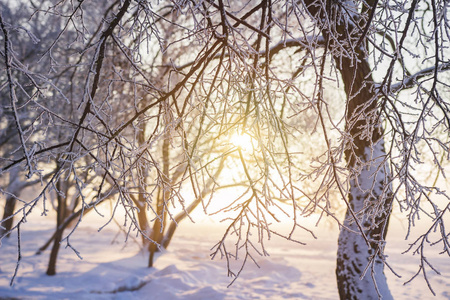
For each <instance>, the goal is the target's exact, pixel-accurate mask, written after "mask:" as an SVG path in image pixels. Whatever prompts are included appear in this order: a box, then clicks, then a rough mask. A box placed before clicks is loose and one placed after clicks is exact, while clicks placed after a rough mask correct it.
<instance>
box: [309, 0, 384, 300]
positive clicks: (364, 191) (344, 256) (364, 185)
mask: <svg viewBox="0 0 450 300" xmlns="http://www.w3.org/2000/svg"><path fill="white" fill-rule="evenodd" d="M305 4H306V8H307V9H308V11H309V13H310V14H311V16H312V17H313V18H314V19H315V21H316V22H317V24H320V26H321V28H322V35H323V36H324V38H325V40H326V43H325V45H326V47H327V49H326V51H328V53H331V55H332V58H333V60H334V62H335V64H336V66H337V68H338V70H339V72H340V74H341V77H342V81H343V83H344V89H345V93H346V96H347V101H346V103H347V108H346V115H345V116H346V132H347V133H349V136H350V139H349V141H348V142H347V145H346V150H345V158H346V161H347V167H348V171H349V176H350V177H349V183H350V187H349V191H348V205H349V206H348V207H347V212H346V215H345V220H344V222H343V226H342V227H341V231H340V234H339V239H338V251H337V265H336V277H337V285H338V290H339V296H340V298H341V299H345V300H347V299H364V300H368V299H379V298H383V299H392V296H391V293H390V291H389V288H388V285H387V281H386V276H385V274H384V263H383V258H382V253H383V247H384V241H385V237H386V233H387V227H388V222H389V216H390V214H391V212H392V193H391V191H392V187H391V180H390V178H391V174H390V171H389V167H388V166H387V163H386V162H385V160H384V158H385V157H386V151H385V149H384V141H383V135H382V133H383V128H382V124H381V120H380V118H379V115H378V112H377V104H378V96H377V95H376V93H375V90H374V88H373V79H372V75H371V68H370V65H369V63H368V61H367V55H366V53H365V49H364V47H365V45H366V43H365V42H366V41H365V39H364V38H361V36H360V34H361V30H358V29H356V28H355V27H356V26H355V23H354V22H360V23H359V24H358V26H359V27H361V28H364V27H365V24H364V20H365V18H361V16H358V15H357V14H356V13H354V14H353V15H352V16H350V13H349V12H356V11H357V9H358V8H357V6H356V4H355V3H354V2H353V1H338V2H337V1H331V0H309V1H308V0H306V1H305ZM344 7H345V9H344ZM362 13H367V7H363V11H362ZM360 39H362V41H361V42H360ZM323 63H325V61H323ZM322 67H323V66H322ZM355 217H356V218H355Z"/></svg>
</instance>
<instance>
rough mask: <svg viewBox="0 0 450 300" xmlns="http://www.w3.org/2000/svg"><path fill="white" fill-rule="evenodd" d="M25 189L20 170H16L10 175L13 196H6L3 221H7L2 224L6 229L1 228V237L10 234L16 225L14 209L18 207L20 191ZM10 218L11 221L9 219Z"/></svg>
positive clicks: (9, 187)
mask: <svg viewBox="0 0 450 300" xmlns="http://www.w3.org/2000/svg"><path fill="white" fill-rule="evenodd" d="M22 188H23V184H22V182H21V181H20V179H19V168H14V169H12V170H11V171H10V173H9V185H8V189H7V190H8V192H9V193H11V195H9V194H7V196H6V203H5V209H4V211H3V217H2V219H1V220H5V219H7V220H6V221H3V222H2V223H1V225H2V226H3V227H4V228H5V229H3V228H0V237H1V236H3V235H4V234H5V233H7V232H9V231H10V230H11V229H12V227H13V224H14V218H13V214H14V209H15V207H16V201H17V199H16V197H18V196H19V193H20V190H21V189H22ZM8 218H9V219H8ZM9 236H10V234H9V233H8V234H7V235H6V237H7V238H9Z"/></svg>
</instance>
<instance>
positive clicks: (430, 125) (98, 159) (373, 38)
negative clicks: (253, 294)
mask: <svg viewBox="0 0 450 300" xmlns="http://www.w3.org/2000/svg"><path fill="white" fill-rule="evenodd" d="M31 3H32V2H31ZM91 6H92V4H91V3H89V2H87V1H78V3H75V2H71V1H60V2H58V4H56V5H54V6H50V8H48V9H45V11H40V10H39V9H37V13H35V14H34V15H33V17H32V18H31V19H32V20H36V19H38V20H42V22H44V20H45V18H46V17H45V14H43V13H42V12H45V13H47V14H51V15H52V16H55V18H60V19H62V20H65V21H64V22H63V24H66V25H65V26H63V29H62V30H61V31H60V33H59V35H58V36H57V37H56V38H55V40H54V43H52V44H51V45H50V46H49V47H48V50H47V51H45V52H44V54H43V56H42V59H41V60H39V61H37V62H36V63H35V65H33V66H29V67H28V68H30V69H24V68H20V67H18V66H20V64H19V62H20V60H19V59H17V56H16V55H14V40H10V39H9V36H10V32H11V30H13V29H14V28H18V27H17V26H16V27H14V26H12V25H10V24H8V23H7V22H6V21H4V20H3V19H2V20H0V23H1V25H2V32H3V36H2V38H3V44H4V50H3V51H2V56H3V58H4V65H5V73H6V75H5V76H3V77H2V78H5V79H4V81H5V82H6V84H5V85H4V86H5V87H6V86H8V87H9V99H10V103H11V107H12V108H14V107H15V102H16V101H17V100H16V98H15V97H16V96H15V90H16V89H17V87H16V82H18V80H17V79H15V77H13V76H12V74H13V70H14V72H18V73H21V74H25V75H28V78H34V77H36V76H37V75H36V74H35V73H32V71H28V70H31V69H33V68H36V70H42V68H41V67H40V64H42V63H43V61H47V63H49V64H50V65H51V67H52V68H51V70H50V74H53V73H54V74H61V73H62V72H64V70H65V68H68V69H70V70H71V71H72V72H73V74H76V77H77V78H80V81H79V82H84V84H80V85H78V86H76V87H73V86H72V87H71V89H73V90H76V92H75V93H74V95H76V96H68V95H67V92H65V91H66V89H65V88H64V87H65V86H66V85H68V84H69V83H68V82H66V81H62V82H60V83H59V84H58V85H55V86H52V87H51V89H54V90H56V91H58V92H59V91H62V92H61V93H55V94H59V96H57V97H55V99H56V100H58V99H60V101H61V100H63V99H65V98H67V99H70V100H69V102H71V103H74V104H75V103H76V106H77V113H76V114H75V115H74V116H75V117H73V118H72V119H68V118H66V117H65V116H64V115H63V112H53V111H51V110H50V109H49V108H48V107H45V106H39V108H38V111H40V112H41V114H43V115H45V116H49V117H48V119H50V116H51V117H52V118H55V119H58V124H57V125H58V126H60V127H69V128H70V129H71V131H70V135H68V137H66V138H63V139H62V140H61V139H57V140H55V141H54V143H53V144H46V143H44V142H41V143H42V146H41V147H40V148H39V150H37V151H31V150H30V149H31V144H30V143H31V141H33V140H40V139H39V137H38V136H37V133H38V131H37V130H34V131H33V130H31V131H30V133H27V135H26V138H24V137H25V135H24V134H23V130H22V127H23V124H22V123H23V122H25V121H24V120H23V119H21V118H22V117H20V115H19V114H18V113H17V112H16V113H15V114H14V115H15V118H16V122H15V125H14V126H15V130H16V136H17V137H19V138H20V140H21V143H20V144H19V146H18V147H19V149H20V151H21V152H22V157H17V154H15V155H10V156H7V154H3V155H6V156H5V158H4V159H3V160H2V166H1V168H2V169H1V172H2V174H6V173H7V172H10V171H11V170H13V168H14V167H17V166H20V167H22V169H23V170H25V172H27V173H28V174H30V177H31V176H32V175H33V174H35V176H37V177H38V176H41V177H45V176H47V177H46V178H47V179H46V182H47V183H46V185H45V187H44V188H43V189H42V191H41V193H40V194H39V196H38V197H36V198H35V199H34V200H33V201H31V202H28V203H26V205H24V206H22V207H21V208H20V209H19V212H21V213H24V214H25V215H26V214H29V213H31V210H32V209H33V208H34V207H35V206H36V205H37V204H38V203H40V202H45V195H46V193H48V192H49V190H50V187H52V186H56V182H57V180H58V179H59V178H62V177H61V176H62V174H66V178H76V180H77V181H76V182H77V193H79V195H80V197H81V199H82V201H81V204H80V209H81V211H83V210H89V209H91V208H92V207H95V205H97V204H100V203H102V201H104V200H105V199H107V198H108V197H109V195H113V199H114V201H116V206H119V205H121V206H122V207H123V208H124V211H125V214H126V223H125V224H124V225H125V226H126V227H127V228H128V232H131V231H133V230H135V231H136V232H138V233H141V234H142V236H143V237H144V239H145V240H147V241H149V243H150V244H149V245H150V261H149V264H150V265H151V264H152V253H154V252H155V251H156V249H157V248H158V246H160V245H161V244H163V241H164V238H163V235H162V233H163V231H164V227H166V228H170V227H172V225H173V224H176V223H177V222H178V221H179V220H178V219H177V217H174V216H173V215H172V213H171V211H173V209H174V206H177V205H178V206H181V207H182V208H183V210H184V212H183V213H182V214H181V215H182V216H187V215H188V213H189V212H191V207H192V206H188V207H186V205H185V203H186V201H185V198H186V197H188V196H187V195H189V197H190V198H191V199H193V202H192V204H193V205H194V206H193V207H195V206H196V205H198V204H200V203H202V204H203V207H204V209H205V210H207V206H208V205H207V204H208V201H207V200H206V199H205V197H206V195H207V194H209V192H210V191H214V190H215V189H216V188H219V187H220V188H226V187H228V186H236V185H239V186H241V187H242V189H239V194H236V195H235V197H232V198H230V199H229V201H227V203H225V204H224V205H223V210H224V211H228V212H229V217H228V219H227V220H228V221H229V223H230V225H229V227H228V229H227V231H226V232H225V233H224V236H223V238H222V240H221V241H219V242H218V244H217V245H216V247H215V248H214V250H213V253H212V255H213V256H215V255H216V254H218V253H221V254H222V255H224V256H225V258H226V259H227V260H228V259H231V258H232V257H237V256H238V254H239V253H240V252H243V253H244V259H243V263H242V266H241V268H240V269H239V270H238V271H237V272H236V271H235V270H230V274H232V275H236V277H237V276H238V275H239V273H240V272H241V271H242V269H243V268H244V266H245V264H246V263H247V262H248V261H251V260H252V259H253V255H254V254H255V253H260V254H265V253H266V249H265V247H264V238H266V237H269V238H270V236H271V235H272V234H278V235H283V236H285V237H286V238H287V239H294V233H295V231H296V230H308V229H307V228H305V227H304V226H303V225H302V224H301V221H299V220H300V219H299V218H298V216H310V215H312V214H314V213H320V214H322V215H329V216H332V217H333V218H335V219H336V221H337V222H338V224H339V226H340V228H341V232H340V236H339V240H338V245H339V250H338V253H337V269H336V275H337V281H338V288H339V293H340V297H341V299H376V298H381V297H382V298H384V299H389V298H392V297H391V295H390V292H389V289H388V286H387V282H386V278H385V276H384V266H385V265H386V257H385V255H384V247H385V244H386V239H385V238H386V233H387V229H388V226H389V218H390V216H391V214H392V209H393V206H394V204H395V205H399V206H400V208H401V209H402V211H403V215H404V216H405V217H406V218H407V219H408V220H409V224H410V227H411V230H412V227H413V225H414V222H415V220H417V218H418V217H419V216H422V215H423V216H425V217H427V218H430V220H431V226H430V228H429V230H428V231H426V232H424V233H423V234H422V235H420V238H419V239H418V240H416V241H414V243H413V244H412V246H411V248H410V249H409V250H412V251H415V252H417V253H419V254H420V257H421V258H420V268H419V270H418V274H419V273H423V275H424V278H425V280H427V281H428V279H427V277H426V272H427V271H428V270H430V268H431V269H432V270H434V267H432V266H431V265H430V264H429V262H428V261H427V260H426V256H425V254H424V251H425V249H426V247H425V246H426V245H427V244H439V245H441V246H442V250H443V251H444V253H446V254H449V255H450V246H449V244H448V233H447V232H446V231H445V225H446V223H445V216H448V214H449V210H450V205H449V204H448V200H449V199H450V198H449V195H448V194H447V193H446V192H444V191H443V190H442V189H441V187H440V186H439V183H438V181H434V182H433V181H431V182H430V181H427V180H426V178H425V176H424V174H423V173H421V172H420V170H418V167H419V166H420V165H421V164H425V163H426V164H427V165H429V166H430V168H432V170H431V171H430V172H431V174H432V175H433V176H436V177H438V176H440V175H441V174H442V175H445V172H444V169H445V168H444V167H445V166H446V165H448V161H449V157H448V153H449V148H448V147H449V127H450V117H449V114H450V112H449V101H448V97H449V93H448V88H449V86H448V84H447V83H446V79H448V72H447V71H448V70H449V69H450V61H449V56H448V54H447V53H446V52H445V49H446V47H448V43H449V38H450V36H449V34H448V32H450V31H449V29H450V28H449V27H450V25H449V24H450V23H449V22H448V20H447V18H448V11H447V10H448V5H447V4H446V2H444V1H438V0H426V1H425V0H423V1H419V0H415V1H412V2H411V3H407V2H406V1H404V2H396V3H395V4H392V3H390V2H388V1H385V2H380V1H375V0H374V1H372V0H370V1H332V0H315V1H313V0H311V1H309V0H304V1H298V2H290V1H270V0H263V1H256V2H253V1H248V2H246V1H243V2H241V1H233V2H231V1H229V2H227V1H223V0H217V1H212V0H208V1H206V0H205V1H191V2H186V1H167V2H163V1H162V2H160V3H158V4H151V3H150V2H147V1H131V0H123V1H115V2H114V3H112V4H111V5H110V6H105V7H104V8H99V9H98V11H97V10H87V8H88V7H89V8H90V7H91ZM42 7H43V6H42ZM87 11H89V13H87ZM88 14H90V15H89V16H90V20H92V24H96V25H89V26H87V25H86V24H88V23H85V20H86V18H87V17H86V15H88ZM91 26H92V27H91ZM91 28H96V29H95V30H94V29H91ZM69 29H71V30H72V29H73V31H74V32H76V36H75V37H71V38H69V40H71V42H70V43H68V44H66V45H65V46H66V47H67V46H68V49H69V50H67V51H70V53H71V54H72V60H71V61H70V62H68V63H66V64H65V65H64V68H61V64H59V62H58V60H59V59H60V58H59V57H64V56H63V54H64V53H65V51H66V50H64V48H63V47H61V45H60V44H61V43H62V42H61V41H62V37H63V36H65V35H67V34H68V32H70V30H69ZM167 32H169V33H170V34H165V33H167ZM74 49H77V51H74ZM185 49H188V50H189V51H183V50H185ZM56 53H58V55H56ZM24 70H25V71H24ZM52 72H53V73H52ZM155 74H156V75H155ZM39 75H42V74H39ZM55 76H56V75H55ZM39 78H40V79H41V78H44V77H43V75H42V77H39ZM45 78H46V77H45ZM81 78H82V79H83V80H81ZM42 80H43V79H42ZM32 82H33V83H34V81H32ZM45 82H47V81H45ZM33 89H34V91H35V93H36V95H37V96H36V97H29V96H25V99H26V101H24V104H23V105H22V106H21V107H24V108H28V107H29V105H35V103H37V102H39V101H38V100H37V99H38V98H37V97H44V96H46V95H47V94H48V93H49V91H44V90H43V89H42V88H41V87H40V86H39V84H38V83H35V84H33ZM336 95H337V96H336ZM15 110H17V109H15ZM13 111H14V109H13ZM21 122H22V123H21ZM47 124H49V123H47ZM235 134H236V135H241V136H248V140H249V144H251V146H250V149H249V150H248V151H247V150H244V149H243V147H242V146H240V145H233V143H232V142H231V140H232V136H233V135H235ZM311 141H313V142H314V143H315V146H314V147H311V151H302V149H306V148H307V145H308V142H311ZM158 149H160V150H158ZM211 149H214V151H211ZM16 153H17V151H16ZM85 158H89V159H85ZM169 161H170V163H169ZM39 164H41V165H42V166H45V165H46V164H47V165H49V164H52V165H53V166H55V167H54V168H53V169H52V170H51V171H47V170H45V171H39V170H38V168H37V167H36V166H37V165H39ZM80 170H92V173H91V174H92V175H91V176H93V177H94V178H91V179H89V181H88V180H87V179H83V178H82V177H80V176H79V175H78V172H80ZM222 170H223V171H222ZM227 170H233V176H230V175H227V176H226V173H227V172H226V171H227ZM170 174H172V176H170ZM174 174H176V176H174ZM56 189H58V188H56ZM88 190H89V191H95V193H92V194H93V195H94V196H90V195H89V193H88V192H87V191H88ZM106 195H108V197H107V196H106ZM336 195H338V197H339V199H340V201H333V197H334V196H336ZM212 197H213V196H212ZM439 197H443V198H444V199H446V200H444V201H441V200H440V199H441V198H439ZM108 199H109V198H108ZM442 203H444V204H443V205H442ZM286 204H289V206H286ZM338 205H340V206H345V208H346V214H345V218H344V220H343V221H339V218H338V215H337V213H336V209H335V207H336V206H338ZM146 210H148V214H149V215H150V216H148V215H147V213H143V211H146ZM280 213H287V214H289V215H290V216H291V217H292V221H293V226H292V231H291V232H290V233H287V234H285V233H279V232H274V231H273V230H272V229H271V226H270V224H271V222H273V221H274V220H275V221H277V220H278V219H277V215H278V214H280ZM16 214H17V213H16ZM80 214H81V215H82V212H81V213H80ZM167 219H170V220H171V221H173V222H174V223H172V225H170V226H167V224H166V221H167ZM79 220H81V218H80V219H79ZM145 220H147V221H145ZM148 220H153V221H152V222H153V229H152V230H150V229H149V226H147V225H146V224H147V223H148ZM21 222H23V219H21V220H19V221H18V223H17V225H16V226H15V227H14V228H16V229H17V230H18V231H19V229H20V225H21ZM255 231H256V235H252V233H254V232H255ZM433 231H437V232H439V236H438V237H437V238H436V237H434V236H433V234H432V232H433ZM169 232H170V230H169ZM169 236H170V235H169ZM69 237H70V234H69V236H67V237H66V241H67V243H68V245H69V246H70V243H69ZM233 239H235V247H234V248H235V251H230V250H229V247H228V246H227V245H228V244H227V241H230V240H233ZM415 277H416V276H415ZM415 277H414V278H415Z"/></svg>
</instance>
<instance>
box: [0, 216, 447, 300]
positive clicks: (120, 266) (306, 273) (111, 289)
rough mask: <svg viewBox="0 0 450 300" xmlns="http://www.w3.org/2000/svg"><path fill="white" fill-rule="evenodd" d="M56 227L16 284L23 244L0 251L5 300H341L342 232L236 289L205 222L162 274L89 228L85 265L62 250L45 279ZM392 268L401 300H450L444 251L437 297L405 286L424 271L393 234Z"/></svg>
mask: <svg viewBox="0 0 450 300" xmlns="http://www.w3.org/2000/svg"><path fill="white" fill-rule="evenodd" d="M51 226H52V224H51V223H50V222H49V221H46V220H45V219H44V218H40V217H39V218H37V219H36V218H34V219H33V220H31V221H29V222H28V223H26V224H25V226H24V227H23V228H22V231H23V236H22V242H23V245H22V251H23V252H22V255H23V258H22V263H21V265H20V269H19V272H18V276H17V278H16V281H15V283H14V285H13V286H12V287H10V286H9V282H10V279H11V276H12V274H13V272H14V268H15V261H16V258H17V252H16V236H15V235H14V236H12V237H11V238H10V239H8V240H6V241H5V240H4V242H3V245H2V246H1V247H0V299H10V298H13V299H16V298H17V299H33V300H34V299H164V300H170V299H208V300H214V299H337V298H338V294H337V287H336V283H335V278H334V267H335V261H334V260H335V252H336V239H337V231H336V230H331V229H327V228H322V229H319V230H318V231H317V235H318V237H319V239H318V240H313V239H310V238H306V236H305V238H304V240H307V242H308V245H307V246H302V245H296V244H293V243H292V242H287V241H283V240H281V239H273V240H271V241H270V242H269V243H268V244H267V249H268V251H269V253H270V256H268V257H258V264H259V266H260V268H258V267H256V266H255V265H253V264H249V265H248V266H247V267H246V269H245V270H244V272H243V274H242V275H241V277H240V278H239V279H238V280H237V281H236V282H235V283H234V284H233V285H232V286H231V287H228V288H227V285H228V284H229V283H230V280H231V279H230V278H229V277H227V272H226V265H225V262H224V261H223V260H220V259H216V260H214V261H211V260H210V258H209V253H210V250H209V249H210V248H211V247H212V246H213V245H214V244H215V242H217V240H218V239H219V238H220V237H221V236H222V234H223V226H222V225H219V224H212V223H207V222H203V223H200V224H198V223H197V224H183V226H180V228H179V230H178V232H177V233H176V235H175V237H174V240H173V243H172V244H171V246H170V249H169V251H166V252H165V253H163V254H161V256H159V257H158V259H157V261H156V263H155V268H152V269H149V268H146V267H145V266H146V264H147V257H146V256H144V255H143V254H142V252H140V251H139V247H138V246H137V245H136V244H135V243H133V242H132V241H131V242H128V243H127V244H126V245H125V246H124V244H123V236H122V235H120V236H118V237H116V238H115V236H116V233H115V229H116V228H115V227H114V226H110V227H107V228H106V229H105V230H104V231H102V232H101V233H98V232H97V229H98V226H97V225H96V224H83V225H82V226H81V227H80V228H79V229H78V231H77V232H76V233H75V235H74V236H73V238H72V240H71V242H72V244H73V245H74V246H76V248H77V250H79V251H80V252H81V255H82V256H83V260H79V259H78V258H77V256H76V255H75V254H74V253H73V251H72V250H70V249H64V248H61V250H60V256H59V262H58V266H57V272H58V274H57V275H56V276H53V277H49V276H46V275H45V271H46V264H47V261H48V256H49V250H47V251H46V252H44V253H43V254H41V255H35V254H34V253H35V251H36V249H37V248H38V247H40V246H41V245H42V243H43V241H44V240H45V238H47V237H49V236H50V234H51ZM389 239H390V247H389V248H388V250H387V253H388V254H389V262H390V263H391V265H392V266H393V267H394V268H395V270H396V271H397V272H399V273H400V274H401V275H403V278H401V279H398V278H396V277H395V276H394V275H392V274H391V273H389V272H388V273H389V274H388V279H389V286H390V288H391V290H392V293H393V295H394V298H395V299H450V264H449V261H448V257H447V258H445V257H444V256H442V257H440V256H438V255H437V251H434V252H433V253H436V255H435V256H434V257H430V259H432V260H433V261H434V262H435V263H436V266H438V267H439V269H440V271H441V274H442V275H441V276H437V275H432V274H431V273H430V274H429V275H430V280H431V282H432V284H433V288H434V290H435V292H436V294H437V295H436V297H433V295H432V294H431V293H430V291H429V290H428V289H427V287H426V284H425V282H424V281H423V279H422V278H417V279H416V280H415V281H413V282H412V283H411V284H408V285H406V286H404V285H403V282H404V281H406V280H407V279H408V278H409V277H408V276H411V275H412V274H413V272H414V271H415V270H417V264H418V260H416V259H415V258H411V257H405V256H402V255H401V254H400V253H401V252H402V251H403V250H404V249H405V242H403V241H401V239H400V237H399V236H395V232H394V234H391V236H390V238H389Z"/></svg>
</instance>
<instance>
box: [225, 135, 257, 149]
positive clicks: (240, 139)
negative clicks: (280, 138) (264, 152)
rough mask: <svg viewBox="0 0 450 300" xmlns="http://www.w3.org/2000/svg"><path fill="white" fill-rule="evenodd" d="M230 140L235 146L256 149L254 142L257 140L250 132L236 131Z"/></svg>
mask: <svg viewBox="0 0 450 300" xmlns="http://www.w3.org/2000/svg"><path fill="white" fill-rule="evenodd" d="M230 141H231V143H232V144H233V145H234V146H236V147H238V148H240V149H242V150H244V151H249V152H250V151H253V150H254V148H255V146H254V143H255V142H256V141H255V139H254V138H252V137H251V136H250V135H249V134H248V133H245V132H244V133H237V132H236V133H234V134H233V135H232V136H231V139H230Z"/></svg>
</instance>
